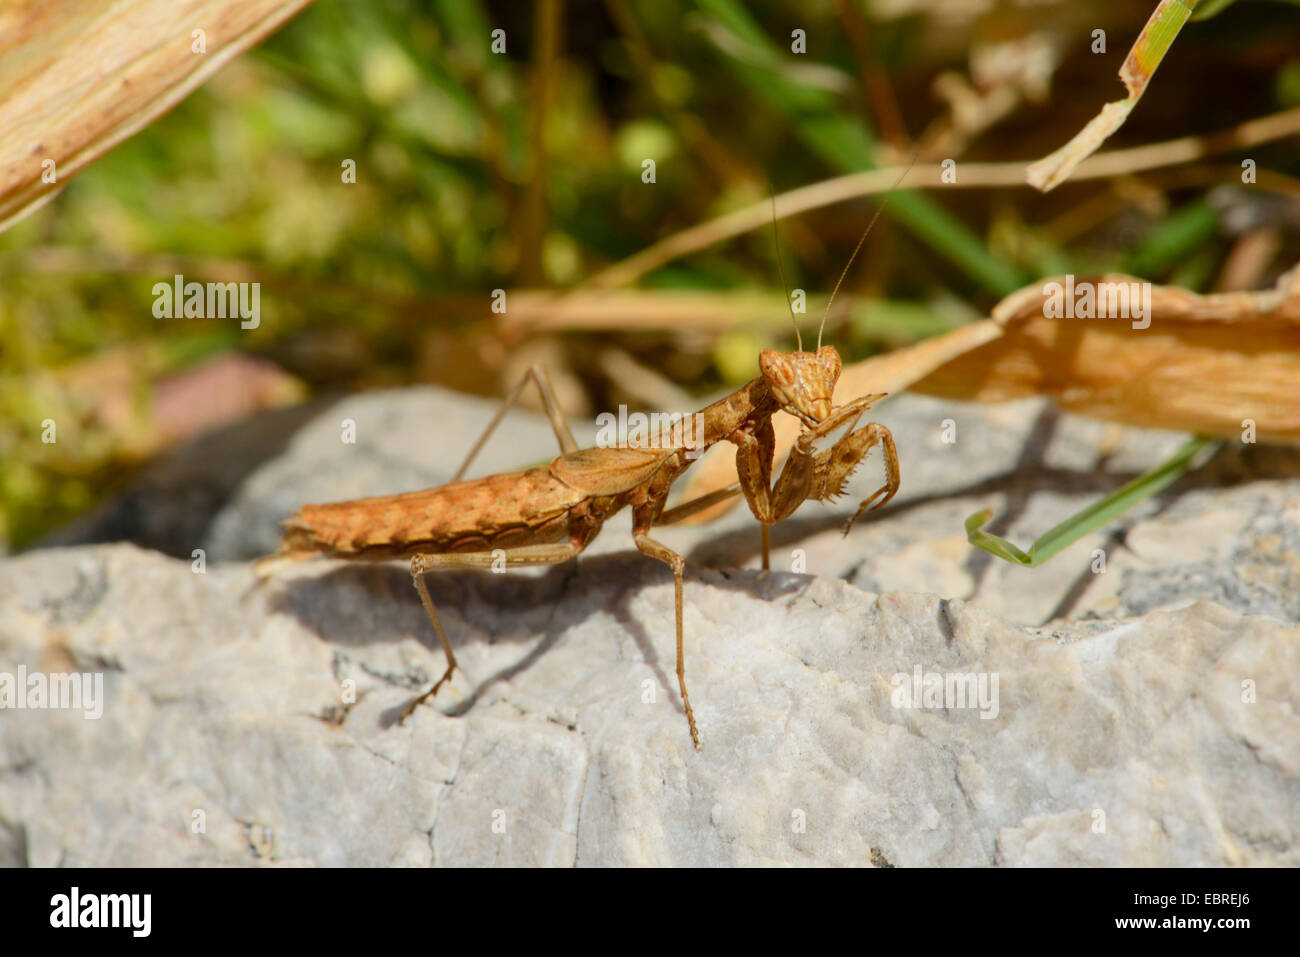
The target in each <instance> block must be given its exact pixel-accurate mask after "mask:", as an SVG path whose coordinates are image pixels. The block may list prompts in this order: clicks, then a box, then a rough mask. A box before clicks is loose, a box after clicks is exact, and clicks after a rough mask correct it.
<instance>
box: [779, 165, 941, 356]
mask: <svg viewBox="0 0 1300 957" xmlns="http://www.w3.org/2000/svg"><path fill="white" fill-rule="evenodd" d="M919 155H920V151H919V150H918V151H917V152H916V153H913V154H912V161H911V162H910V163H908V164H907V169H905V170H903V175H902V176H900V177H898V182H896V183H894V185H893V186H891V187H890V188H889V192H888V193H886V194H885V198H884V199H882V200H881V201H880V205H879V206H877V207H876V212H875V214H874V215H873V216H872V217H871V222H869V223H867V228H866V229H864V230H863V231H862V235H861V236H859V237H858V244H857V245H856V246H854V247H853V255H852V256H850V257H849V261H848V262H846V263H845V264H844V271H843V272H842V273H840V278H839V279H838V280H836V282H835V288H834V289H832V290H831V297H830V298H829V299H827V300H826V311H825V312H823V313H822V323H821V325H820V326H818V327H817V348H818V350H820V349H821V347H822V330H823V329H825V328H826V317H827V316H829V315H830V314H831V303H833V302H834V301H835V294H836V293H837V292H839V291H840V285H841V284H842V283H843V282H844V277H845V276H847V275H848V274H849V268H850V267H851V266H852V265H853V260H855V259H857V258H858V251H859V250H860V249H862V244H863V243H865V242H866V241H867V235H868V234H869V233H870V232H871V227H872V226H874V225H876V220H877V219H879V218H880V214H881V213H882V212H884V211H885V204H886V203H888V202H889V197H891V196H893V195H894V191H895V190H896V189H898V187H899V186H900V185H902V182H903V180H905V179H907V174H908V173H910V172H912V167H913V166H915V165H916V158H917V156H919ZM772 209H773V210H775V209H776V201H775V200H773V201H772ZM774 225H775V224H774Z"/></svg>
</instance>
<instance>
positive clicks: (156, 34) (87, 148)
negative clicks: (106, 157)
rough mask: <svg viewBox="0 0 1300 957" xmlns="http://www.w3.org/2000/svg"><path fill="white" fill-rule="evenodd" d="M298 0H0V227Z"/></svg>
mask: <svg viewBox="0 0 1300 957" xmlns="http://www.w3.org/2000/svg"><path fill="white" fill-rule="evenodd" d="M309 2H310V0H105V2H97V3H85V2H82V0H11V2H6V3H4V4H0V90H3V91H4V96H3V99H2V100H0V130H4V136H3V137H2V138H0V230H4V229H7V228H8V227H9V226H11V225H13V224H14V223H15V222H17V221H18V220H19V219H21V218H22V217H24V216H26V215H27V214H28V213H30V212H32V211H33V210H35V209H38V208H39V207H40V206H42V205H43V204H44V203H46V202H48V201H49V200H50V199H51V198H53V197H54V195H55V194H56V193H57V192H58V191H59V190H60V189H62V188H63V185H64V183H65V182H66V181H67V179H68V178H69V177H71V176H72V175H73V174H75V173H77V172H78V171H80V170H81V169H83V168H85V167H86V166H89V165H90V164H91V163H93V162H94V161H95V160H96V159H98V158H99V157H100V156H102V155H103V154H104V153H107V152H108V151H109V150H110V149H112V148H113V147H114V146H116V145H117V144H118V143H121V142H122V141H123V140H125V139H127V138H128V137H130V136H132V135H133V134H134V133H136V132H138V131H139V130H141V129H143V128H144V127H145V126H148V125H149V124H150V123H152V122H153V121H154V120H155V119H157V118H158V117H159V116H161V115H162V114H163V113H166V112H167V111H168V110H170V109H171V108H172V107H173V106H175V105H176V104H177V103H179V102H180V101H181V100H183V99H184V98H185V97H186V96H188V95H189V94H190V93H191V92H193V91H194V90H195V89H197V88H198V87H199V85H200V84H202V83H203V82H204V81H205V80H207V79H208V77H210V76H211V75H212V74H213V73H215V72H216V71H217V70H219V69H220V68H221V67H222V66H224V65H225V64H226V63H228V62H229V61H230V60H231V59H233V58H234V57H236V56H238V55H239V54H240V53H242V52H243V51H244V50H246V49H248V48H249V47H250V46H252V45H253V44H255V43H257V42H258V41H259V40H261V39H262V38H263V37H265V36H266V35H267V34H269V33H270V32H271V31H273V30H274V29H275V28H276V27H278V26H280V25H281V24H282V23H284V22H285V21H286V20H288V19H289V18H290V17H291V16H293V15H294V14H295V13H297V12H298V11H299V10H300V9H302V8H303V7H305V6H306V5H307V4H308V3H309ZM200 28H201V29H202V31H203V32H202V36H201V37H196V36H195V35H194V31H195V30H196V29H200ZM200 46H201V48H202V52H200V50H199V47H200ZM50 160H52V161H53V166H52V167H51V165H50V163H49V162H48V161H50Z"/></svg>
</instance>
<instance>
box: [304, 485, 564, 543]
mask: <svg viewBox="0 0 1300 957" xmlns="http://www.w3.org/2000/svg"><path fill="white" fill-rule="evenodd" d="M584 498H585V496H583V495H582V493H580V492H577V491H575V490H574V489H572V488H570V487H569V486H567V485H565V484H564V483H563V482H561V481H560V480H559V479H557V478H555V476H554V475H552V474H551V470H550V469H549V468H548V467H546V466H543V467H540V468H534V469H527V470H525V471H522V472H508V473H506V474H503V475H490V476H488V477H486V478H481V479H474V480H472V481H468V482H456V483H454V484H452V485H442V486H439V487H437V488H431V489H423V490H421V491H418V492H403V493H401V494H400V495H382V496H378V497H375V498H361V499H354V500H352V501H348V502H330V503H329V504H326V505H304V506H303V507H302V508H301V509H300V510H299V512H298V514H296V515H294V516H293V517H292V518H290V519H288V520H287V521H285V523H284V525H285V531H284V536H283V538H282V539H281V542H280V550H279V553H278V554H281V555H284V554H288V553H303V552H319V553H324V554H328V555H333V556H336V557H340V558H375V559H384V558H400V557H403V556H406V555H411V554H414V553H416V552H434V553H442V552H471V551H484V550H490V549H492V548H510V547H512V546H518V545H532V544H549V543H552V542H559V541H563V540H565V539H566V538H567V537H568V536H569V530H570V529H569V517H570V510H571V509H572V508H574V507H575V506H577V505H579V504H580V503H582V502H583V500H584Z"/></svg>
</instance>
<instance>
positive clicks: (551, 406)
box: [451, 362, 578, 482]
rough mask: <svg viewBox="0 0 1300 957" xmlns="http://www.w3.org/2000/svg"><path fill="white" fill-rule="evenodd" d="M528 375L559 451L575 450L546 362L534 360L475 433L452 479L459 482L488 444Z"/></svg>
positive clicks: (568, 451)
mask: <svg viewBox="0 0 1300 957" xmlns="http://www.w3.org/2000/svg"><path fill="white" fill-rule="evenodd" d="M530 379H531V380H532V381H533V382H534V383H536V384H537V392H538V394H540V395H541V397H542V407H543V408H544V409H545V410H546V417H547V418H548V419H550V420H551V429H552V431H554V432H555V439H556V441H557V442H559V443H560V451H561V452H562V453H564V454H565V455H567V454H568V453H570V452H576V451H578V441H577V439H575V438H574V437H573V430H572V429H570V428H569V420H568V419H567V418H566V417H565V415H564V410H563V409H561V408H560V402H559V400H558V399H556V398H555V387H554V386H552V385H551V376H550V374H549V373H548V372H547V371H546V366H544V365H542V364H541V363H540V362H537V363H533V365H531V366H529V367H528V371H527V372H526V373H525V374H524V377H523V378H522V379H520V380H519V384H518V385H517V386H515V387H514V389H512V390H511V392H510V395H508V396H506V400H505V401H504V402H502V403H501V408H499V409H497V412H496V415H494V416H492V421H491V422H489V423H488V424H487V428H485V429H484V430H483V434H482V435H480V436H479V437H478V441H477V442H475V443H474V447H473V448H471V449H470V450H469V454H468V455H466V456H465V461H464V462H462V463H461V466H460V468H459V469H457V470H456V474H455V475H454V476H452V479H451V480H452V481H453V482H459V481H460V480H461V478H462V477H463V476H464V474H465V472H466V470H467V469H469V464H470V463H471V462H473V461H474V456H476V455H478V454H479V452H480V451H482V449H483V446H484V445H486V444H487V440H488V439H489V438H490V437H491V435H492V433H493V432H495V431H496V427H497V426H498V425H500V424H501V420H502V419H504V418H505V415H506V413H507V412H509V411H510V409H511V407H512V406H513V405H514V404H515V403H516V402H518V401H519V396H520V395H521V394H522V393H523V391H524V388H525V386H527V385H528V382H529V380H530Z"/></svg>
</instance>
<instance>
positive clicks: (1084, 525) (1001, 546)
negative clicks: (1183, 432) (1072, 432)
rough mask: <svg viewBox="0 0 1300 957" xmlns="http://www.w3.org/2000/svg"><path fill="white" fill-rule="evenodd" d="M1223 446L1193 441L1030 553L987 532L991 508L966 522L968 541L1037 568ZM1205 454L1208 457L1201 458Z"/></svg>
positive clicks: (1060, 528) (1077, 516) (1046, 537)
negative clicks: (985, 529) (986, 527)
mask: <svg viewBox="0 0 1300 957" xmlns="http://www.w3.org/2000/svg"><path fill="white" fill-rule="evenodd" d="M1221 444H1222V443H1221V442H1218V441H1216V440H1214V439H1204V438H1194V439H1191V440H1190V441H1188V442H1187V443H1186V444H1185V445H1183V447H1182V448H1180V449H1179V450H1178V451H1177V452H1176V453H1175V454H1174V456H1173V457H1172V458H1170V459H1169V460H1168V461H1166V462H1164V463H1162V464H1161V465H1159V466H1157V467H1156V468H1154V469H1152V470H1151V471H1150V472H1147V473H1146V474H1145V475H1140V476H1138V477H1137V478H1135V479H1134V480H1133V481H1131V482H1129V483H1128V484H1127V485H1125V486H1123V487H1122V488H1120V489H1118V490H1116V491H1114V492H1112V493H1111V494H1110V495H1107V496H1106V497H1105V498H1103V499H1101V500H1100V501H1097V502H1094V503H1093V504H1092V505H1089V506H1088V507H1087V508H1085V509H1083V510H1082V511H1080V512H1078V513H1076V514H1075V515H1073V516H1071V517H1070V518H1067V519H1066V520H1065V521H1064V522H1061V524H1059V525H1057V526H1056V527H1054V528H1052V529H1051V530H1049V531H1047V532H1046V533H1044V534H1043V535H1042V536H1041V537H1040V538H1038V540H1037V541H1035V542H1034V544H1033V545H1031V546H1030V548H1029V551H1028V552H1024V551H1021V550H1020V549H1019V548H1017V547H1016V546H1015V545H1013V544H1012V543H1011V542H1009V541H1007V540H1006V539H1005V538H1000V537H999V536H997V535H993V534H990V533H989V532H986V531H984V528H983V527H984V526H985V525H986V524H988V522H989V520H990V519H992V518H993V510H992V509H987V508H986V509H984V510H983V511H980V512H976V513H975V514H974V515H972V516H971V517H970V518H968V519H966V539H967V541H969V542H970V543H971V544H972V545H974V546H976V547H977V548H982V549H984V551H986V552H989V553H990V554H992V555H996V556H997V557H998V558H1001V559H1003V560H1004V561H1008V562H1013V563H1015V564H1017V565H1024V566H1025V567H1026V568H1035V567H1037V566H1038V565H1041V564H1042V563H1043V562H1045V561H1047V560H1048V559H1049V558H1051V557H1052V556H1053V555H1055V554H1056V553H1057V552H1059V551H1061V550H1063V549H1065V548H1067V547H1069V546H1070V545H1073V544H1074V543H1075V542H1077V541H1078V540H1079V539H1081V538H1083V537H1084V536H1085V535H1087V534H1088V533H1089V532H1092V531H1095V530H1096V529H1098V528H1100V527H1101V526H1103V525H1105V524H1106V523H1107V522H1109V521H1111V520H1112V519H1114V518H1117V517H1118V516H1120V515H1122V514H1124V513H1125V512H1126V511H1128V510H1129V509H1130V508H1132V507H1133V506H1134V505H1136V504H1137V503H1138V502H1141V501H1143V500H1144V499H1148V498H1150V497H1151V496H1152V495H1155V494H1156V493H1157V492H1160V491H1161V490H1162V489H1164V488H1166V487H1167V486H1168V485H1170V484H1171V483H1173V482H1174V481H1176V480H1177V479H1179V478H1181V477H1182V476H1183V475H1184V474H1186V473H1187V472H1190V471H1193V470H1194V469H1197V468H1200V467H1201V465H1203V464H1204V463H1205V462H1206V461H1208V460H1209V459H1210V457H1211V456H1212V455H1213V454H1214V452H1216V451H1218V449H1219V446H1220V445H1221ZM1207 450H1208V451H1207ZM1202 452H1204V453H1205V454H1203V455H1202V454H1201V453H1202Z"/></svg>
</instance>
